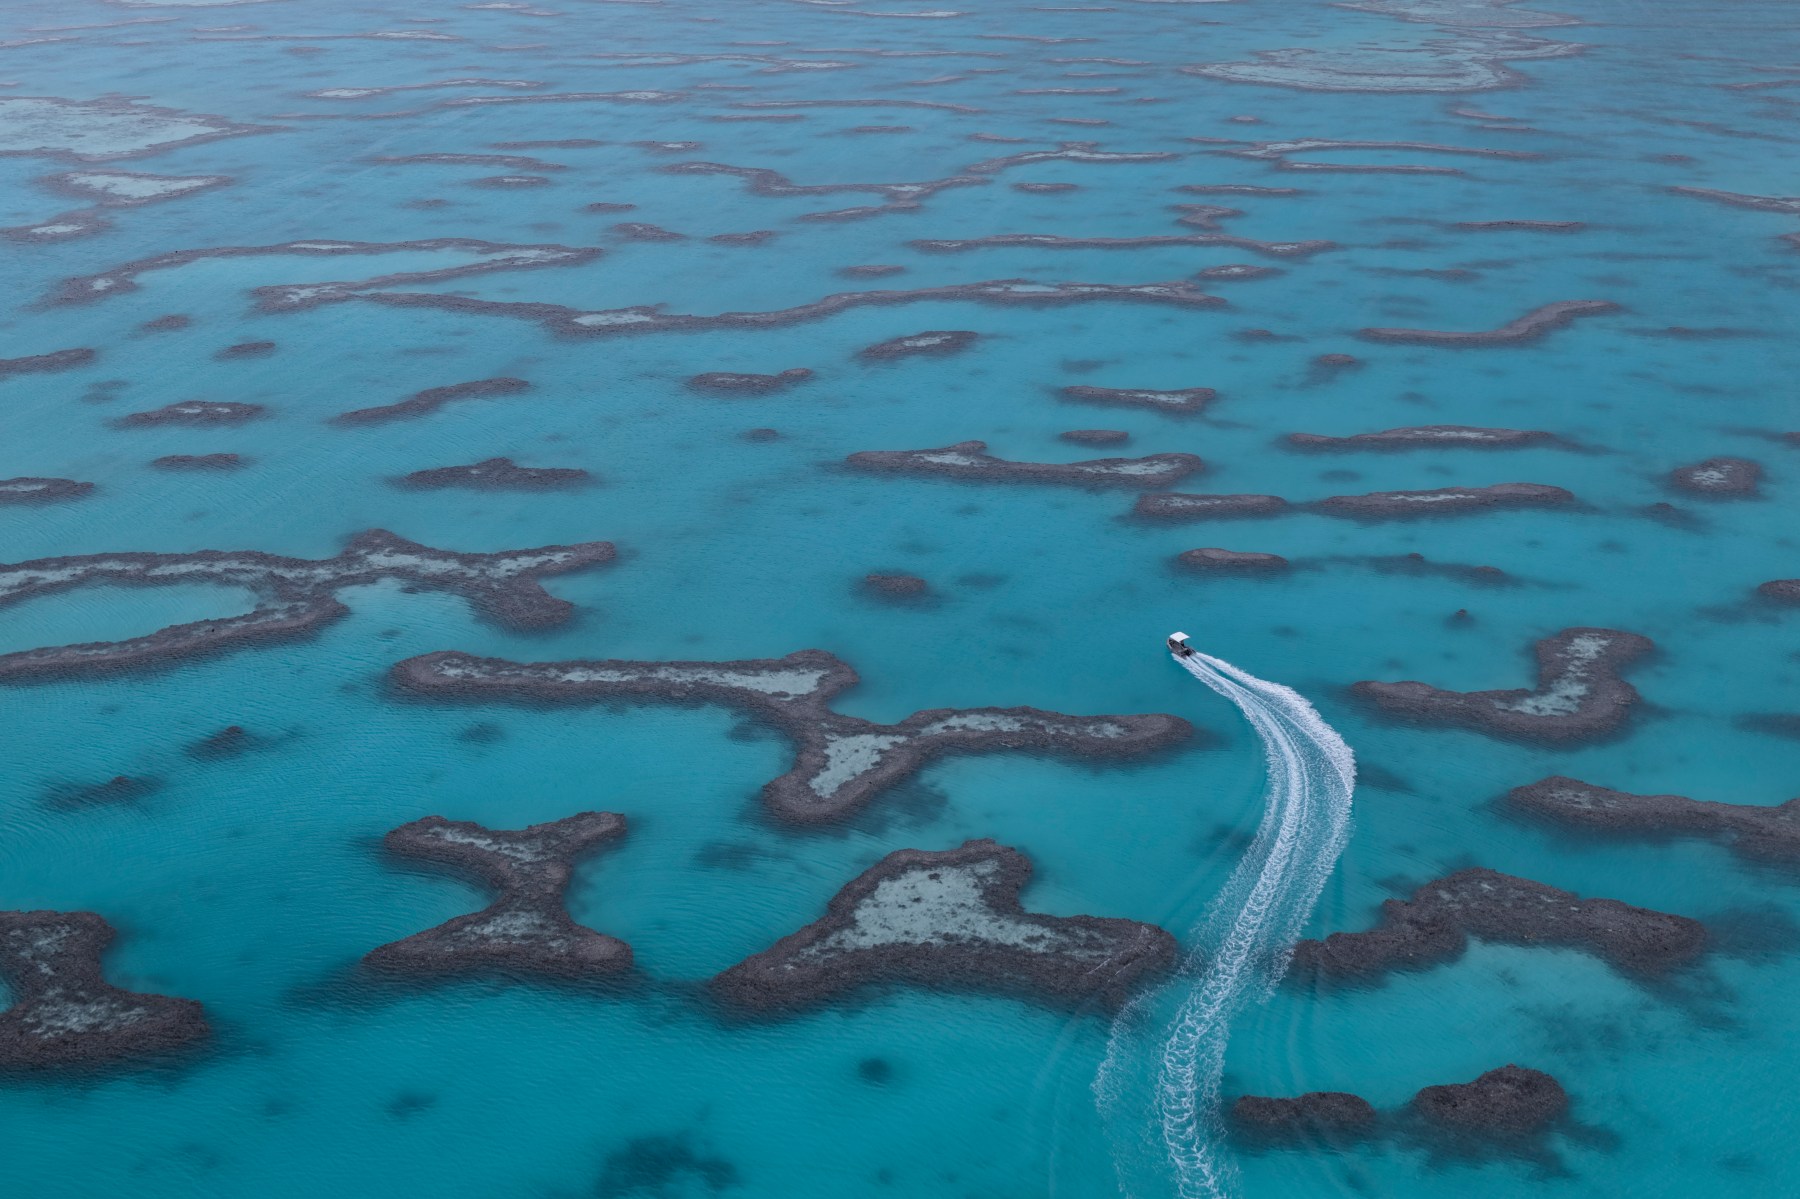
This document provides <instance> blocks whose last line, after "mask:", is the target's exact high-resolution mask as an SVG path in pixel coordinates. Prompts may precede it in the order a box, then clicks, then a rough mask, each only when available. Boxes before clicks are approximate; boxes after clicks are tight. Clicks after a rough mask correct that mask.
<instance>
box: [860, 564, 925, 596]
mask: <svg viewBox="0 0 1800 1199" xmlns="http://www.w3.org/2000/svg"><path fill="white" fill-rule="evenodd" d="M862 590H863V591H864V593H866V594H868V595H871V596H874V597H875V598H877V599H883V600H887V601H888V602H890V603H914V602H917V601H919V600H923V599H926V598H928V597H929V596H930V595H931V584H930V583H927V582H926V581H925V580H924V579H921V578H920V577H919V576H918V575H909V574H898V573H888V572H879V571H878V572H876V573H874V574H868V575H864V576H863V578H862Z"/></svg>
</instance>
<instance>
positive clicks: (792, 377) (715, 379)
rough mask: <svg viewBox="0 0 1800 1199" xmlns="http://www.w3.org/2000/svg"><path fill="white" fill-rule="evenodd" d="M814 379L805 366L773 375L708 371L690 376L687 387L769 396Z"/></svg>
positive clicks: (791, 368)
mask: <svg viewBox="0 0 1800 1199" xmlns="http://www.w3.org/2000/svg"><path fill="white" fill-rule="evenodd" d="M812 377H813V372H812V371H811V370H809V369H807V368H806V367H804V366H791V367H789V368H788V369H787V370H784V371H780V372H778V373H776V374H773V375H756V374H747V373H744V372H740V371H707V372H706V373H704V374H699V375H690V376H689V377H688V381H687V385H688V386H689V387H691V388H693V389H694V390H695V391H709V392H713V393H715V394H718V395H768V394H769V393H771V392H776V391H785V390H787V389H788V388H790V387H793V386H795V385H796V384H799V383H804V382H806V380H808V379H810V378H812Z"/></svg>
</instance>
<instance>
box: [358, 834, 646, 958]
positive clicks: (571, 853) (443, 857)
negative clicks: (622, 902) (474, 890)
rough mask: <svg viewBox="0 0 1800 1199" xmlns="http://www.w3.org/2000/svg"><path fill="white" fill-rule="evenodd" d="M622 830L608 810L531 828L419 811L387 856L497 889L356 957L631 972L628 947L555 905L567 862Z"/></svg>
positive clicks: (389, 839)
mask: <svg viewBox="0 0 1800 1199" xmlns="http://www.w3.org/2000/svg"><path fill="white" fill-rule="evenodd" d="M624 835H625V818H624V817H623V816H620V815H618V814H617V813H614V812H580V813H577V814H576V815H574V816H567V817H564V818H563V819H561V820H555V821H551V822H549V823H547V824H534V825H532V826H531V827H530V828H524V829H518V830H501V829H490V828H483V827H482V826H481V825H479V824H473V823H470V822H468V821H462V820H446V819H444V818H443V817H442V816H427V817H425V818H424V819H423V820H415V821H413V822H412V823H411V824H403V825H401V826H400V827H399V828H397V829H394V830H393V831H391V832H390V833H388V835H387V836H386V838H384V839H383V842H382V843H383V844H384V845H385V846H386V847H387V850H388V852H389V853H392V854H396V855H398V856H401V857H406V858H413V859H417V860H419V861H424V862H431V863H434V864H437V865H442V866H447V867H450V868H452V869H454V870H458V871H460V872H462V873H465V874H470V875H473V876H475V877H476V878H478V879H480V880H482V881H483V882H485V883H487V884H488V885H489V886H491V887H492V888H493V889H494V890H495V891H498V892H499V896H498V898H496V899H495V900H494V902H493V903H491V904H489V905H488V906H487V907H485V908H483V909H481V911H479V912H474V913H471V914H470V915H467V916H457V917H455V918H454V919H451V920H446V921H445V922H444V923H442V924H440V925H438V926H436V927H435V928H428V929H426V930H425V931H424V932H420V933H414V934H413V935H412V936H410V937H407V938H406V939H404V940H401V941H392V942H389V943H388V944H386V945H381V946H378V947H376V948H375V949H372V950H370V951H369V952H368V954H366V955H365V956H364V957H363V961H364V962H365V963H367V964H368V965H370V966H373V967H375V968H376V969H379V970H387V971H394V972H397V973H405V974H413V975H433V976H442V975H450V974H469V973H488V972H499V973H505V974H517V975H527V976H541V977H549V978H593V977H605V976H610V975H616V974H619V973H621V972H623V971H626V970H629V969H631V947H630V946H629V945H627V944H625V942H623V941H621V940H619V939H618V938H616V937H609V936H606V935H605V934H604V933H597V932H595V931H594V930H593V929H591V928H586V927H583V926H582V925H579V924H576V923H575V921H574V920H573V919H572V918H571V917H570V916H569V912H568V909H567V908H566V907H564V906H563V894H564V892H566V891H567V890H568V888H569V878H570V876H571V875H572V874H573V873H574V869H575V861H576V859H577V858H579V857H580V856H581V855H583V854H586V853H588V852H591V851H592V850H594V849H595V848H597V847H599V846H601V845H604V844H607V843H609V842H613V841H617V840H619V839H620V838H622V837H623V836H624Z"/></svg>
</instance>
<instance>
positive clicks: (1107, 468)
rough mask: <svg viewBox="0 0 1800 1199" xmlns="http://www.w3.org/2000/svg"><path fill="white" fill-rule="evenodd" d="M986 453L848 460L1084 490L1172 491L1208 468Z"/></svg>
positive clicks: (963, 445)
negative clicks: (1049, 459)
mask: <svg viewBox="0 0 1800 1199" xmlns="http://www.w3.org/2000/svg"><path fill="white" fill-rule="evenodd" d="M986 451H987V443H986V442H984V441H959V442H957V443H956V444H955V445H947V446H944V447H943V448H942V449H935V450H863V451H861V452H859V453H855V454H851V455H850V456H849V457H848V458H846V459H845V461H846V462H847V463H849V464H850V465H851V466H854V467H856V468H858V469H859V470H870V471H889V472H895V473H901V474H925V475H943V476H945V477H947V478H953V479H980V480H985V481H992V482H1006V483H1073V484H1076V485H1078V486H1082V487H1168V486H1170V485H1171V484H1174V483H1178V482H1180V481H1181V480H1182V479H1185V478H1187V477H1188V476H1189V475H1191V474H1193V473H1195V472H1196V471H1198V470H1200V469H1202V468H1203V466H1204V465H1205V464H1204V463H1202V462H1201V460H1200V459H1199V458H1197V457H1195V456H1194V455H1193V454H1149V455H1146V456H1145V457H1142V458H1092V459H1089V460H1088V461H1086V462H1010V461H1007V460H1006V459H1004V458H996V457H994V456H993V455H991V454H989V453H987V452H986Z"/></svg>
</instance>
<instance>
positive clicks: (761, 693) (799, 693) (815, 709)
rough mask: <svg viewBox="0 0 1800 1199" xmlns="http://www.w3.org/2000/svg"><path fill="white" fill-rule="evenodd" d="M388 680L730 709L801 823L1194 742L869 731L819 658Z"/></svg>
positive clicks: (1159, 722) (1159, 724)
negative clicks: (1057, 760)
mask: <svg viewBox="0 0 1800 1199" xmlns="http://www.w3.org/2000/svg"><path fill="white" fill-rule="evenodd" d="M3 661H4V659H0V662H3ZM392 677H393V679H394V682H395V683H396V684H397V685H399V686H400V687H402V688H405V689H406V690H409V691H412V692H415V693H418V694H421V695H429V696H432V697H434V698H447V699H457V700H475V701H480V700H488V699H496V700H512V701H516V702H533V701H536V702H549V703H604V702H608V701H611V700H617V699H635V700H639V701H643V702H656V701H663V702H673V703H684V704H722V705H725V706H727V707H732V708H736V709H738V710H740V711H744V712H747V713H749V714H750V715H752V716H754V717H757V718H759V719H760V720H762V721H763V722H765V723H767V724H768V725H770V726H772V727H774V728H775V729H777V730H779V731H780V732H781V733H782V734H784V735H785V736H786V737H787V738H788V739H789V740H790V741H791V742H793V744H794V747H795V759H794V765H793V767H792V768H791V769H790V770H789V771H788V772H787V773H786V774H784V775H782V776H781V777H780V778H778V779H775V780H774V781H772V782H770V783H769V784H768V785H767V786H765V787H764V788H763V801H764V803H765V804H767V806H768V807H769V809H770V811H772V812H773V813H774V814H775V815H776V816H778V817H781V818H782V819H785V820H789V821H794V822H798V823H816V822H821V821H831V820H837V819H841V818H842V817H844V816H846V815H848V814H849V813H850V812H852V811H854V810H855V809H857V808H859V807H861V806H862V805H863V804H865V803H867V802H868V801H869V800H870V799H872V798H873V797H874V796H875V795H877V794H878V793H880V792H881V791H883V790H885V789H886V788H888V787H890V786H892V785H893V784H895V783H897V782H899V781H900V780H901V779H903V778H906V777H908V776H909V775H912V774H914V773H916V772H917V771H918V770H919V769H920V768H921V767H923V766H924V765H925V764H926V763H927V762H929V761H931V760H932V759H933V758H936V757H939V756H942V755H945V754H953V753H991V752H996V751H1002V750H1011V751H1040V752H1055V753H1063V754H1070V755H1074V756H1077V757H1092V758H1102V759H1105V758H1117V757H1129V756H1133V755H1137V754H1143V753H1148V752H1151V751H1153V750H1157V749H1161V748H1163V747H1165V746H1169V745H1173V744H1175V743H1176V742H1179V741H1182V740H1184V739H1186V738H1187V737H1188V736H1190V735H1191V734H1192V732H1193V729H1192V727H1191V726H1190V725H1189V724H1188V723H1187V722H1186V721H1185V720H1181V719H1180V718H1178V717H1174V716H1165V715H1148V716H1069V715H1065V714H1063V713H1061V712H1046V711H1043V710H1042V709H1039V708H965V709H953V708H934V709H929V710H927V711H923V712H915V713H913V714H912V715H911V716H908V717H907V718H906V719H905V720H902V721H900V722H899V723H897V724H876V723H874V722H873V721H868V720H863V719H861V718H859V717H854V716H845V715H842V714H840V713H837V712H833V711H831V709H830V708H829V707H828V704H829V703H830V701H831V699H832V698H833V697H835V696H837V695H839V694H840V693H842V692H843V691H844V690H846V689H847V688H849V687H850V686H852V685H853V684H854V683H856V681H857V676H856V672H855V671H854V670H852V669H851V668H850V666H849V665H848V664H846V663H845V662H843V661H841V660H839V659H838V658H835V657H833V656H832V655H831V654H828V653H826V652H824V651H823V650H801V651H799V652H797V653H792V654H789V655H787V656H786V657H784V658H763V659H752V660H749V661H741V662H634V661H622V660H599V661H571V662H536V663H531V662H509V661H505V660H503V659H499V658H480V657H476V656H474V655H472V654H463V653H456V652H451V651H440V652H438V653H432V654H424V655H422V656H420V657H416V658H408V659H406V660H405V661H403V662H400V663H398V664H397V665H395V667H394V669H393V674H392Z"/></svg>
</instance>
